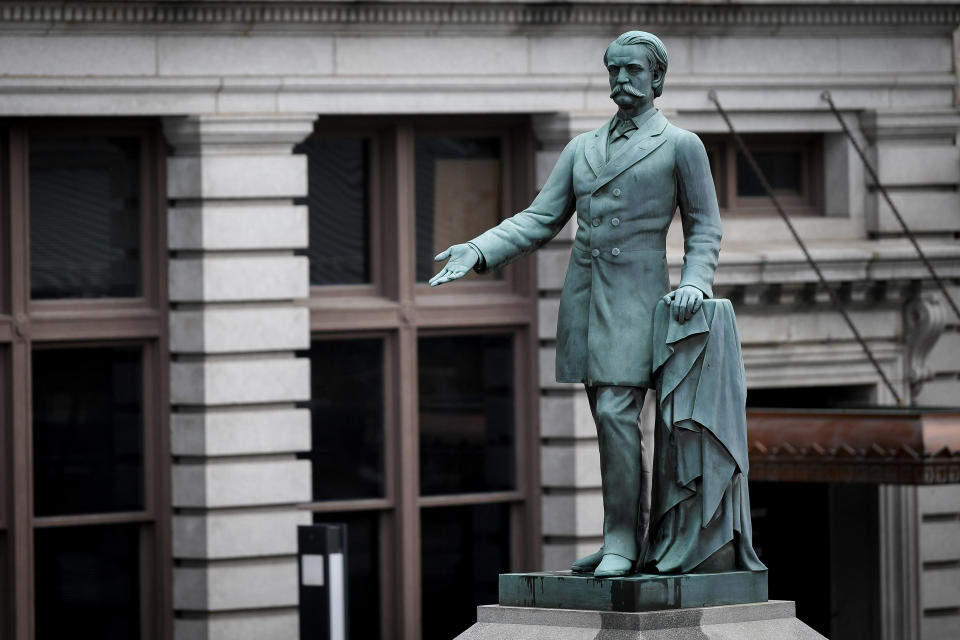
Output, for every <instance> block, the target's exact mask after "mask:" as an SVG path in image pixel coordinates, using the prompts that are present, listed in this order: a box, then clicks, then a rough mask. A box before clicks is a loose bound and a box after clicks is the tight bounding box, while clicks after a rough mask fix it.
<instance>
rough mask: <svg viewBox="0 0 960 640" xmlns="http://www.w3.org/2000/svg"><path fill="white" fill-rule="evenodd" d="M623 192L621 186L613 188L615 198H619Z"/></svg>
mask: <svg viewBox="0 0 960 640" xmlns="http://www.w3.org/2000/svg"><path fill="white" fill-rule="evenodd" d="M621 193H622V191H620V188H619V187H617V188H616V189H614V190H613V196H614V197H615V198H619V197H620V194H621Z"/></svg>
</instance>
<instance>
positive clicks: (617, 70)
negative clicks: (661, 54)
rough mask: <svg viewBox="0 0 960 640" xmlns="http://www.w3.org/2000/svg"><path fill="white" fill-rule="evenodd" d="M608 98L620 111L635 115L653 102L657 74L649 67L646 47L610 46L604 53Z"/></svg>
mask: <svg viewBox="0 0 960 640" xmlns="http://www.w3.org/2000/svg"><path fill="white" fill-rule="evenodd" d="M607 71H608V72H609V74H610V97H611V98H613V101H614V102H616V103H617V106H618V107H620V110H621V111H624V112H627V113H630V112H639V111H640V110H641V108H642V107H645V106H646V105H648V104H650V103H652V102H653V83H654V81H656V80H659V79H660V71H659V70H658V69H656V68H655V67H654V65H653V61H652V60H651V59H650V54H649V52H648V51H647V48H646V47H643V46H639V45H621V44H617V43H616V42H614V43H613V44H611V45H610V48H609V49H607Z"/></svg>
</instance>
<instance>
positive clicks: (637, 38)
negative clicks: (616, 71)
mask: <svg viewBox="0 0 960 640" xmlns="http://www.w3.org/2000/svg"><path fill="white" fill-rule="evenodd" d="M615 44H619V45H621V46H630V45H636V46H641V47H643V48H645V49H646V50H647V55H648V56H649V57H650V65H651V66H653V67H656V68H657V69H659V70H660V77H659V78H658V79H657V80H656V81H654V82H653V83H652V87H653V96H654V97H655V98H659V97H660V94H661V93H663V81H664V79H665V78H666V77H667V48H666V47H665V46H664V44H663V41H662V40H660V38H658V37H657V36H655V35H653V34H652V33H647V32H646V31H627V32H626V33H623V34H620V35H619V36H617V39H616V40H614V41H613V42H611V43H610V44H609V45H607V50H606V51H604V52H603V66H607V53H609V52H610V47H612V46H613V45H615Z"/></svg>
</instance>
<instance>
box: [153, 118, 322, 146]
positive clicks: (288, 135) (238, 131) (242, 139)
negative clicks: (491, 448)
mask: <svg viewBox="0 0 960 640" xmlns="http://www.w3.org/2000/svg"><path fill="white" fill-rule="evenodd" d="M316 119H317V116H316V114H313V113H284V114H271V115H220V114H194V115H188V116H176V117H170V118H164V121H163V131H164V134H165V136H166V138H167V141H168V142H169V143H170V145H171V146H172V147H173V151H174V154H175V155H178V156H200V155H221V154H222V155H233V154H249V153H264V152H266V153H289V152H290V149H291V148H292V147H293V145H295V144H297V143H299V142H301V141H303V139H304V138H306V137H307V136H309V135H310V133H311V132H312V131H313V123H314V121H316Z"/></svg>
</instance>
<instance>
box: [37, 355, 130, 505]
mask: <svg viewBox="0 0 960 640" xmlns="http://www.w3.org/2000/svg"><path fill="white" fill-rule="evenodd" d="M141 360H142V355H141V349H140V348H139V347H122V348H121V347H113V348H95V349H38V350H36V351H34V352H33V463H34V466H33V481H34V513H36V515H38V516H48V515H61V514H71V513H96V512H105V511H130V510H136V509H143V508H144V498H143V494H144V491H143V366H142V364H141Z"/></svg>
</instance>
